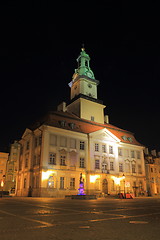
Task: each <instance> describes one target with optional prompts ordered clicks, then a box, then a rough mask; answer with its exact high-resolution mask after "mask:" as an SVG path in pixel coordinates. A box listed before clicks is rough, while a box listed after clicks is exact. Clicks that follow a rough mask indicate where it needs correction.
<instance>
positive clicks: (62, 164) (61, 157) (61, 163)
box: [60, 155, 66, 166]
mask: <svg viewBox="0 0 160 240" xmlns="http://www.w3.org/2000/svg"><path fill="white" fill-rule="evenodd" d="M60 165H61V166H66V156H65V155H61V156H60Z"/></svg>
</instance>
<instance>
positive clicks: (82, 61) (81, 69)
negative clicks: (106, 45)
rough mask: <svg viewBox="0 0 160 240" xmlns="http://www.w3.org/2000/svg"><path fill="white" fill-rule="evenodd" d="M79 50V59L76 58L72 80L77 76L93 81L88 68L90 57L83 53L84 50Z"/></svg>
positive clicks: (92, 74)
mask: <svg viewBox="0 0 160 240" xmlns="http://www.w3.org/2000/svg"><path fill="white" fill-rule="evenodd" d="M81 50H82V51H81V53H80V55H79V57H78V58H77V62H78V68H77V69H75V73H74V74H73V79H75V78H76V77H77V76H78V75H84V76H87V77H89V78H91V79H95V77H94V73H93V72H92V70H91V69H90V66H89V61H90V57H89V55H88V54H87V53H86V52H85V49H84V48H82V49H81Z"/></svg>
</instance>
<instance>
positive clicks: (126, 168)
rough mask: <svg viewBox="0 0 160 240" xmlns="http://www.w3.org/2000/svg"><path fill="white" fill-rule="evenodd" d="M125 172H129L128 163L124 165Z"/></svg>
mask: <svg viewBox="0 0 160 240" xmlns="http://www.w3.org/2000/svg"><path fill="white" fill-rule="evenodd" d="M125 170H126V172H127V173H129V172H130V163H129V162H126V163H125Z"/></svg>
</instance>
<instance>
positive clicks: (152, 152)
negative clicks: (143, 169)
mask: <svg viewBox="0 0 160 240" xmlns="http://www.w3.org/2000/svg"><path fill="white" fill-rule="evenodd" d="M151 154H152V156H154V157H156V156H157V153H156V150H155V149H154V150H151Z"/></svg>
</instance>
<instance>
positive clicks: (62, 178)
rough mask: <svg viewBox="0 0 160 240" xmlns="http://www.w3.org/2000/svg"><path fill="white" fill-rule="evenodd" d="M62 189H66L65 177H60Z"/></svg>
mask: <svg viewBox="0 0 160 240" xmlns="http://www.w3.org/2000/svg"><path fill="white" fill-rule="evenodd" d="M60 189H64V177H60Z"/></svg>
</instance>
